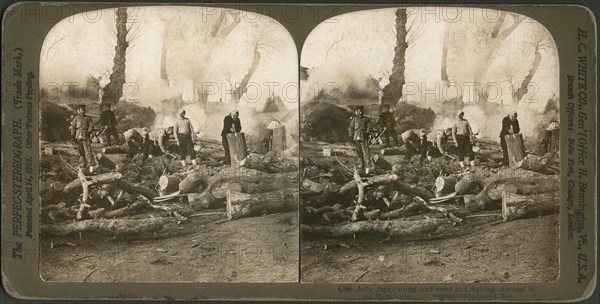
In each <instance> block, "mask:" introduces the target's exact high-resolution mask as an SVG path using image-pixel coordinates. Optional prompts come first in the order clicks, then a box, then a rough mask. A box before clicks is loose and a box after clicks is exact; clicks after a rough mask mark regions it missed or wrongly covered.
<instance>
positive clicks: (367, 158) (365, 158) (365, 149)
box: [348, 106, 372, 173]
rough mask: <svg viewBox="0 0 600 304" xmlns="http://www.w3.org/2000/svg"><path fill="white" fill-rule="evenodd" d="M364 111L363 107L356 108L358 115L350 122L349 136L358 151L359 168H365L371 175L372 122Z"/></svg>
mask: <svg viewBox="0 0 600 304" xmlns="http://www.w3.org/2000/svg"><path fill="white" fill-rule="evenodd" d="M363 111H364V107H363V106H358V107H356V110H355V111H354V113H355V114H356V115H355V116H354V117H352V120H350V127H349V128H348V135H349V136H350V140H351V141H352V143H353V144H354V148H355V149H356V154H357V155H358V158H359V159H360V165H359V168H360V169H363V168H365V171H366V173H369V170H370V169H371V167H372V162H371V154H370V153H369V145H368V138H367V136H368V134H369V133H370V132H371V121H369V119H368V118H366V117H364V116H363Z"/></svg>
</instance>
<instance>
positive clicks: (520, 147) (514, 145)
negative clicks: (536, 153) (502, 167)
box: [504, 134, 525, 169]
mask: <svg viewBox="0 0 600 304" xmlns="http://www.w3.org/2000/svg"><path fill="white" fill-rule="evenodd" d="M504 140H505V141H506V148H507V150H508V165H509V167H510V168H513V169H515V168H517V164H518V163H519V162H520V161H521V160H522V159H523V158H525V143H524V142H523V135H522V134H509V135H505V136H504Z"/></svg>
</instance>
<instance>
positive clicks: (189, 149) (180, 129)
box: [173, 109, 197, 167]
mask: <svg viewBox="0 0 600 304" xmlns="http://www.w3.org/2000/svg"><path fill="white" fill-rule="evenodd" d="M173 133H174V134H175V141H176V142H177V146H178V147H179V151H180V152H179V157H180V160H181V165H182V166H184V167H185V165H186V163H187V162H186V160H187V156H188V155H189V156H190V159H191V160H192V165H196V164H197V161H196V151H194V136H195V134H194V127H192V122H191V121H190V120H189V119H187V117H185V110H184V109H181V110H179V119H177V120H176V121H175V124H174V125H173Z"/></svg>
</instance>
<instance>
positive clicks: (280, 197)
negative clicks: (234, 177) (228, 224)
mask: <svg viewBox="0 0 600 304" xmlns="http://www.w3.org/2000/svg"><path fill="white" fill-rule="evenodd" d="M297 207H298V192H297V191H295V190H294V189H286V190H279V191H273V192H265V193H257V194H252V195H250V194H247V193H241V192H237V191H233V190H229V192H228V194H227V218H228V219H229V220H236V219H240V218H244V217H253V216H260V215H263V214H271V213H278V212H286V211H292V210H296V209H297Z"/></svg>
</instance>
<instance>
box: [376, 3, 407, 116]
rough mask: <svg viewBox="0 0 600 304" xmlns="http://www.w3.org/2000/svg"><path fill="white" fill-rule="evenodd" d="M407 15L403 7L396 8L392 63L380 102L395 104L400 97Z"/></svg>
mask: <svg viewBox="0 0 600 304" xmlns="http://www.w3.org/2000/svg"><path fill="white" fill-rule="evenodd" d="M407 20H408V15H407V13H406V9H405V8H399V9H397V10H396V46H395V48H394V65H393V67H392V74H391V75H390V83H388V85H386V86H385V87H384V88H383V94H382V96H381V103H382V104H388V105H395V104H396V103H398V100H399V99H400V98H401V97H402V86H403V85H404V81H405V78H404V70H405V60H406V58H405V56H406V49H407V48H408V43H407V40H406V38H407V37H406V34H407V29H406V21H407Z"/></svg>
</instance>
